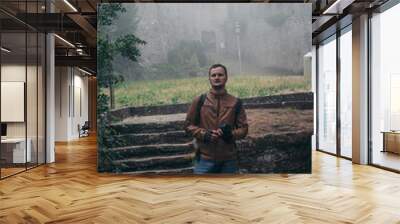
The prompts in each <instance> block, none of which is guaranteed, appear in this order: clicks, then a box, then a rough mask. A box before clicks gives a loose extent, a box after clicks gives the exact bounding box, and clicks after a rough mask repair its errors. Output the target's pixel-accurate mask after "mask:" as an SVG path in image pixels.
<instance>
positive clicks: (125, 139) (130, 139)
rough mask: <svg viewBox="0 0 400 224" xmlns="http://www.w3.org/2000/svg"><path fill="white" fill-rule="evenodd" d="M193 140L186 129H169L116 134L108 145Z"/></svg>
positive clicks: (135, 144)
mask: <svg viewBox="0 0 400 224" xmlns="http://www.w3.org/2000/svg"><path fill="white" fill-rule="evenodd" d="M191 140H192V137H190V136H189V135H187V134H186V133H185V132H184V131H169V132H164V133H142V134H125V135H115V136H113V137H112V138H110V139H109V141H108V147H110V148H115V147H122V146H138V145H154V144H181V143H187V142H189V141H191Z"/></svg>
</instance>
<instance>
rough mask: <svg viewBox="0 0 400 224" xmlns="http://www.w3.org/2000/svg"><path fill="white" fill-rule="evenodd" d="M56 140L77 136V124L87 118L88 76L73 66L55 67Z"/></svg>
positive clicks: (70, 138)
mask: <svg viewBox="0 0 400 224" xmlns="http://www.w3.org/2000/svg"><path fill="white" fill-rule="evenodd" d="M55 112H56V113H55V119H56V133H55V134H56V135H55V140H56V141H70V140H73V139H77V138H79V133H78V124H79V125H80V126H82V125H83V124H84V123H85V121H87V120H88V78H87V77H86V76H84V73H82V72H80V71H79V70H78V69H76V68H73V67H56V93H55Z"/></svg>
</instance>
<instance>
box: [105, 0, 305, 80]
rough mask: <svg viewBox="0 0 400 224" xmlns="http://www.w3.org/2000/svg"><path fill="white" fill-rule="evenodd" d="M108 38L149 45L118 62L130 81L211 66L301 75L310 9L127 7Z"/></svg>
mask: <svg viewBox="0 0 400 224" xmlns="http://www.w3.org/2000/svg"><path fill="white" fill-rule="evenodd" d="M123 6H124V7H125V8H126V12H125V13H122V14H121V15H120V17H119V19H118V20H116V21H114V25H113V26H112V28H111V29H110V30H111V32H110V36H111V37H112V38H117V37H118V36H119V35H121V34H129V33H133V34H134V35H135V36H136V37H138V38H140V39H142V40H144V41H146V42H147V44H146V45H144V46H141V47H140V49H141V54H142V56H141V57H140V60H139V62H138V63H132V62H129V61H128V60H127V59H124V58H121V57H116V59H115V61H114V63H113V64H114V67H116V69H117V70H118V71H119V72H120V73H123V74H124V76H125V77H126V78H128V79H165V78H177V77H186V76H201V75H207V68H208V67H209V66H210V65H211V64H214V63H222V64H225V65H226V66H227V67H228V71H229V73H230V74H234V75H235V74H236V75H303V64H304V55H305V54H307V53H308V52H310V51H311V39H312V37H311V4H301V3H299V4H273V3H241V4H232V3H212V4H210V3H209V4H206V3H196V4H195V3H190V4H188V3H186V4H182V3H181V4H173V3H162V4H155V3H128V4H123Z"/></svg>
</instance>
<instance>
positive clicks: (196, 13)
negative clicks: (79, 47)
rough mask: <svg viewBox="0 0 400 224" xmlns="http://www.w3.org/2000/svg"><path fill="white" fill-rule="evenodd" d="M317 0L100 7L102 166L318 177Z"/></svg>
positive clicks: (130, 170) (132, 171) (119, 170)
mask: <svg viewBox="0 0 400 224" xmlns="http://www.w3.org/2000/svg"><path fill="white" fill-rule="evenodd" d="M311 39H312V38H311V4H266V3H257V4H254V3H251V4H233V3H185V4H182V3H181V4H174V3H162V4H157V3H126V4H121V3H112V4H108V3H107V4H106V3H104V4H100V5H99V12H98V40H97V41H98V43H97V47H98V49H97V52H98V102H97V113H98V146H99V147H98V150H99V151H98V170H99V172H116V173H129V174H143V173H144V174H190V173H194V174H205V173H310V172H311V136H312V134H313V133H312V132H313V94H312V93H311V53H310V52H311Z"/></svg>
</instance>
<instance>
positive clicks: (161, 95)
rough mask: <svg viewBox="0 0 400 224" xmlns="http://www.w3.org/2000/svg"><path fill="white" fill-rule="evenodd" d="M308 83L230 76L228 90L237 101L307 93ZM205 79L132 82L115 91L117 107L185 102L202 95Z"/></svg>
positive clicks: (300, 79)
mask: <svg viewBox="0 0 400 224" xmlns="http://www.w3.org/2000/svg"><path fill="white" fill-rule="evenodd" d="M310 86H311V81H310V80H307V79H305V78H304V77H299V76H285V77H282V76H280V77H278V76H236V77H235V76H232V77H229V80H228V83H227V90H228V92H229V93H230V94H232V95H234V96H238V97H240V98H247V97H254V96H268V95H277V94H283V93H294V92H305V91H309V90H310V88H311V87H310ZM209 88H210V85H209V82H208V79H207V77H195V78H186V79H173V80H150V81H131V82H124V83H122V84H120V85H119V86H118V87H116V89H115V99H116V108H122V107H128V106H152V105H165V104H177V103H188V102H191V101H192V100H193V98H194V97H195V96H198V95H200V94H202V93H205V92H207V91H208V90H209Z"/></svg>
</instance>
